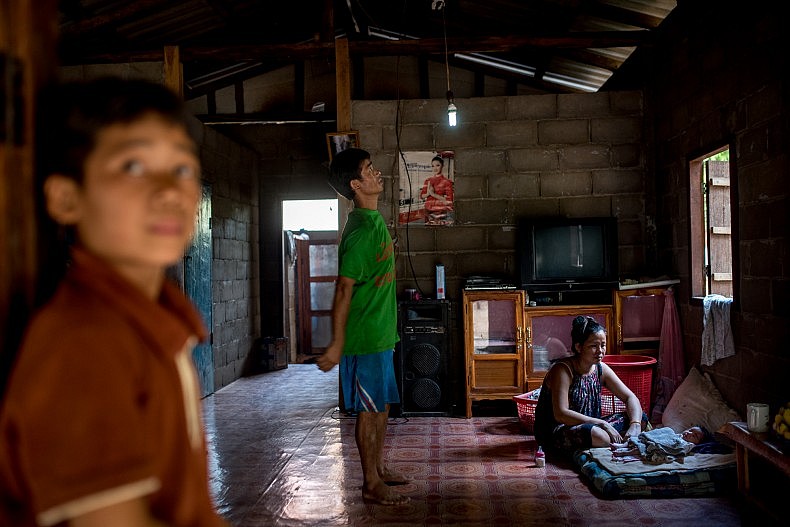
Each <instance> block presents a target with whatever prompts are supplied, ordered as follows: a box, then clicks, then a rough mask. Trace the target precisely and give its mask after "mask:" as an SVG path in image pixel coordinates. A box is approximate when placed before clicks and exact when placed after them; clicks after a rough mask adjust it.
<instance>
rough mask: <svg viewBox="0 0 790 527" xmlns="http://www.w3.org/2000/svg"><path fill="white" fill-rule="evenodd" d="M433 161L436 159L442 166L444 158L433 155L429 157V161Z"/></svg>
mask: <svg viewBox="0 0 790 527" xmlns="http://www.w3.org/2000/svg"><path fill="white" fill-rule="evenodd" d="M434 161H438V162H439V163H441V164H442V166H444V158H442V156H434V158H433V159H431V163H433V162H434Z"/></svg>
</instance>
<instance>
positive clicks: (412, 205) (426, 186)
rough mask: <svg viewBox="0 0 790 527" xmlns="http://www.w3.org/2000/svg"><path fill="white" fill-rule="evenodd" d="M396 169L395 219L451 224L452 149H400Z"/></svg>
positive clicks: (453, 214) (402, 221)
mask: <svg viewBox="0 0 790 527" xmlns="http://www.w3.org/2000/svg"><path fill="white" fill-rule="evenodd" d="M399 169H400V170H399V174H400V196H399V201H398V207H399V211H398V223H399V224H406V223H416V224H424V225H452V224H453V223H454V222H455V205H454V202H453V195H454V189H453V187H454V185H455V175H454V172H455V152H454V151H452V150H442V151H439V152H430V151H428V152H404V153H403V155H402V156H401V157H400V166H399Z"/></svg>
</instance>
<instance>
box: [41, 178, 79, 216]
mask: <svg viewBox="0 0 790 527" xmlns="http://www.w3.org/2000/svg"><path fill="white" fill-rule="evenodd" d="M44 199H45V201H46V204H47V212H48V213H49V215H50V216H51V217H52V219H53V220H55V221H56V222H58V223H60V224H61V225H73V224H74V223H77V220H78V219H79V217H80V189H79V185H78V183H77V182H76V181H75V180H74V179H72V178H70V177H67V176H64V175H62V174H52V175H51V176H49V177H48V178H47V179H46V180H45V181H44Z"/></svg>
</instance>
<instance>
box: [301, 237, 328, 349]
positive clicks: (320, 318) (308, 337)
mask: <svg viewBox="0 0 790 527" xmlns="http://www.w3.org/2000/svg"><path fill="white" fill-rule="evenodd" d="M337 264H338V262H337V242H336V241H335V240H313V239H306V240H304V239H298V238H297V239H296V275H297V276H296V284H297V299H298V300H297V302H298V303H297V310H298V313H297V321H298V323H297V324H298V329H297V333H298V337H299V342H298V344H297V352H298V355H299V356H298V358H297V361H298V362H306V361H312V360H314V359H316V358H317V357H318V356H319V355H321V354H322V353H323V352H324V350H325V349H326V347H327V346H328V345H329V342H330V339H331V338H332V302H333V300H334V297H335V281H336V280H337Z"/></svg>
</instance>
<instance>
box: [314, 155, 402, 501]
mask: <svg viewBox="0 0 790 527" xmlns="http://www.w3.org/2000/svg"><path fill="white" fill-rule="evenodd" d="M329 184H330V185H331V186H332V188H334V189H335V191H337V193H338V194H340V195H341V196H343V197H345V198H347V199H351V200H353V201H354V209H353V210H352V211H351V212H350V213H349V215H348V221H347V222H346V227H345V228H344V229H343V237H342V239H341V241H340V246H339V247H338V255H339V266H338V279H337V284H336V286H335V298H334V303H333V305H332V341H331V342H330V343H329V346H327V348H326V351H325V352H324V354H323V355H321V357H319V358H318V361H317V362H318V367H319V368H320V369H321V370H322V371H329V370H331V369H332V368H334V367H335V365H336V364H339V365H340V384H341V386H342V388H343V401H344V402H345V403H346V406H348V407H350V408H353V409H354V411H355V412H357V423H356V433H355V437H356V441H357V449H358V450H359V456H360V458H361V460H362V472H363V478H364V483H363V485H362V496H363V498H365V500H367V501H370V502H373V503H380V504H383V505H399V504H402V503H406V502H407V501H409V498H408V497H407V496H403V495H401V494H399V493H397V492H395V491H394V490H393V489H391V488H390V487H389V486H390V485H397V484H402V483H406V482H407V481H408V480H407V479H406V478H404V477H403V476H402V475H400V474H397V473H395V472H393V471H391V470H390V469H388V468H387V467H386V466H385V465H384V460H383V452H384V436H385V434H386V432H387V418H388V416H389V407H390V403H398V402H400V397H399V395H398V386H397V383H396V382H395V371H394V362H393V348H394V347H395V343H396V342H398V326H397V323H398V306H397V301H396V297H395V256H394V254H393V250H392V237H391V236H390V235H389V232H388V231H387V226H386V225H385V223H384V219H383V218H382V217H381V214H379V212H378V210H377V209H378V199H379V195H380V194H381V193H382V192H383V190H384V183H383V182H382V179H381V172H380V171H378V170H376V169H375V168H373V163H371V161H370V154H368V153H367V152H366V151H364V150H360V149H358V148H350V149H347V150H343V151H342V152H340V153H338V154H337V155H336V156H335V158H334V159H333V160H332V165H331V167H330V175H329Z"/></svg>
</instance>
